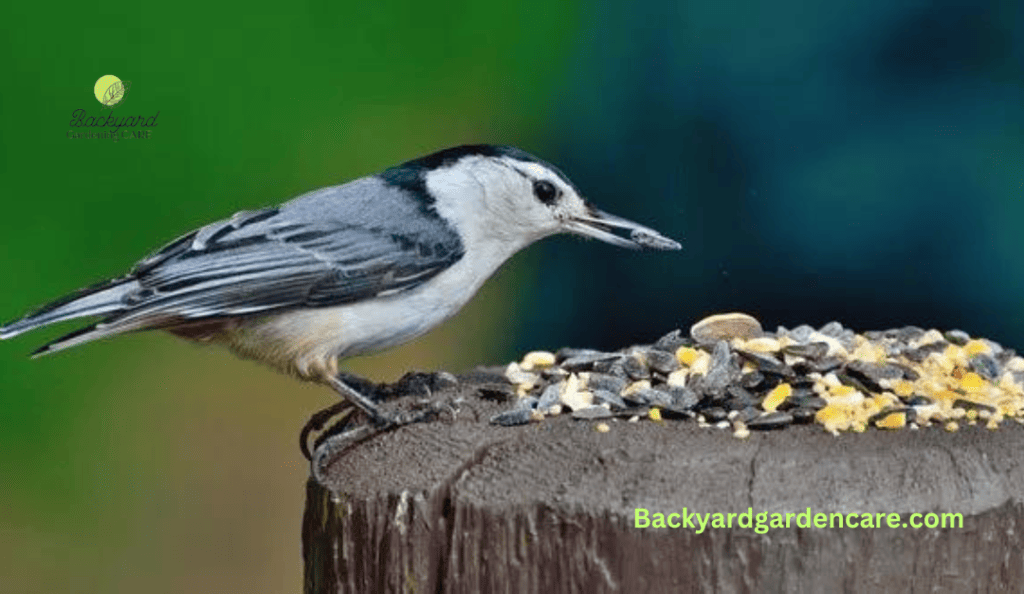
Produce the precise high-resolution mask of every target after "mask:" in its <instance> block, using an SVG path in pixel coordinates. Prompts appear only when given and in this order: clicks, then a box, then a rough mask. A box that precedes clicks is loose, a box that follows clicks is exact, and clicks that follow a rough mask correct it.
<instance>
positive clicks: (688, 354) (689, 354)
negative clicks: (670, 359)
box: [676, 346, 699, 367]
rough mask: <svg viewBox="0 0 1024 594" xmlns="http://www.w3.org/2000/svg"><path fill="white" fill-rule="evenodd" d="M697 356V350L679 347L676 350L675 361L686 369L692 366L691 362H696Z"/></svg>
mask: <svg viewBox="0 0 1024 594" xmlns="http://www.w3.org/2000/svg"><path fill="white" fill-rule="evenodd" d="M698 355H699V353H698V352H697V349H695V348H692V347H688V346H681V347H679V348H678V349H676V360H678V361H679V363H680V364H682V365H686V366H687V367H689V366H690V365H693V362H694V361H696V360H697V356H698Z"/></svg>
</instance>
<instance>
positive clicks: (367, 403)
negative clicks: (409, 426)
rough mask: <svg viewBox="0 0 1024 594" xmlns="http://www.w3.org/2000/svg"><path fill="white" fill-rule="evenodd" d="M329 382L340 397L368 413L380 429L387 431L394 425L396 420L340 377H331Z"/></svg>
mask: <svg viewBox="0 0 1024 594" xmlns="http://www.w3.org/2000/svg"><path fill="white" fill-rule="evenodd" d="M327 381H328V382H330V384H331V387H332V388H334V391H335V392H337V393H338V395H339V396H341V397H342V398H344V399H345V400H347V401H348V402H351V403H352V404H354V405H356V406H357V407H358V408H359V410H361V411H363V412H364V413H366V416H368V417H370V421H371V422H372V423H373V424H374V425H376V426H377V427H378V428H380V429H386V428H388V427H390V426H391V425H393V424H394V422H395V421H394V419H393V418H391V417H389V416H387V415H385V414H384V413H383V412H382V411H381V410H380V407H378V406H377V404H376V403H375V402H374V401H372V400H370V399H369V398H367V397H366V396H364V395H363V394H361V393H360V392H359V391H358V390H356V389H355V388H353V387H352V386H349V385H348V384H346V383H345V382H344V381H342V380H341V378H339V377H334V376H332V377H329V378H327Z"/></svg>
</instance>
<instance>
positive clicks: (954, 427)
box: [945, 421, 960, 433]
mask: <svg viewBox="0 0 1024 594" xmlns="http://www.w3.org/2000/svg"><path fill="white" fill-rule="evenodd" d="M959 428H960V425H957V423H956V421H949V422H948V423H946V426H945V429H946V431H949V432H950V433H952V432H954V431H956V430H957V429H959Z"/></svg>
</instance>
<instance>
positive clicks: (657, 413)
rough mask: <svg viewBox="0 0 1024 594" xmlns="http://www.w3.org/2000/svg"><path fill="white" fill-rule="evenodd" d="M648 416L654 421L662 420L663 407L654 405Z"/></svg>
mask: <svg viewBox="0 0 1024 594" xmlns="http://www.w3.org/2000/svg"><path fill="white" fill-rule="evenodd" d="M647 416H648V417H650V418H651V420H652V421H660V420H661V409H660V408H658V407H654V408H652V409H651V410H650V411H648V412H647Z"/></svg>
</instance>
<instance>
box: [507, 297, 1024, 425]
mask: <svg viewBox="0 0 1024 594" xmlns="http://www.w3.org/2000/svg"><path fill="white" fill-rule="evenodd" d="M505 377H506V378H507V379H508V380H509V381H510V382H511V383H512V384H513V385H514V386H515V392H516V403H515V406H514V407H513V408H512V409H511V410H508V411H505V412H503V413H500V414H498V415H496V416H495V417H493V418H492V419H491V422H492V423H494V424H498V425H505V426H510V425H520V424H525V423H529V422H531V421H541V420H543V419H544V418H545V417H548V416H553V415H559V414H562V413H564V412H571V414H572V416H573V417H575V418H578V419H605V418H611V417H622V418H627V419H629V420H630V421H638V420H640V419H641V418H649V419H652V420H654V421H659V422H660V421H663V419H665V418H693V417H695V418H696V419H697V422H698V423H699V424H701V425H714V426H717V427H722V428H730V427H731V428H732V429H733V431H734V434H735V435H736V436H737V437H746V436H747V435H749V432H750V430H765V429H778V428H782V427H785V426H787V425H790V424H793V423H818V424H820V425H822V426H823V427H824V428H825V429H826V430H827V431H830V432H831V433H833V434H838V432H840V431H857V432H860V431H865V430H866V429H867V428H868V427H877V428H879V429H901V428H904V427H910V428H917V427H922V426H928V425H935V424H937V425H941V426H943V427H945V428H946V429H947V430H949V431H956V430H957V429H958V428H959V427H960V426H961V425H963V424H968V425H976V424H981V425H984V426H985V427H988V428H989V429H996V428H998V427H999V426H1000V424H1002V423H1003V422H1006V421H1009V420H1014V421H1016V422H1018V423H1024V358H1021V357H1019V356H1017V355H1016V354H1015V353H1014V351H1012V350H1010V349H1004V348H1003V347H1001V346H1000V345H998V344H996V343H995V342H992V341H990V340H986V339H983V338H981V339H978V338H971V337H970V336H968V335H967V334H966V333H965V332H962V331H959V330H952V331H949V332H945V333H941V332H939V331H937V330H927V331H926V330H923V329H921V328H916V327H913V326H908V327H905V328H899V329H895V330H885V331H878V332H865V333H863V334H856V333H854V332H853V331H852V330H848V329H846V328H843V326H842V325H841V324H839V323H838V322H831V323H829V324H826V325H825V326H823V327H822V328H820V329H817V330H815V329H814V328H812V327H810V326H800V327H798V328H794V329H792V330H787V329H785V328H782V327H780V328H779V329H778V330H776V331H775V332H764V331H762V329H761V326H760V324H759V323H758V321H757V320H755V319H754V318H752V317H750V316H748V315H745V314H722V315H716V316H711V317H709V318H705V319H704V320H701V321H700V322H698V323H697V324H695V325H694V326H693V327H692V328H691V329H690V336H689V337H686V336H683V335H682V332H681V331H679V330H676V331H674V332H672V333H670V334H668V335H666V336H664V337H662V338H661V339H659V340H658V341H657V342H655V343H654V344H653V345H649V346H634V347H630V348H626V349H622V350H620V351H616V352H600V351H594V350H581V349H562V350H560V351H558V352H557V353H550V352H545V351H535V352H532V353H529V354H527V355H526V356H525V357H524V358H523V360H522V361H519V362H514V363H510V364H509V365H508V367H507V368H506V370H505ZM597 428H598V430H600V431H607V430H608V429H609V427H608V425H607V424H606V423H600V424H598V426H597Z"/></svg>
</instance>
